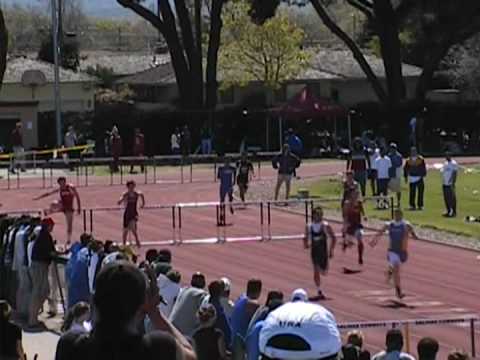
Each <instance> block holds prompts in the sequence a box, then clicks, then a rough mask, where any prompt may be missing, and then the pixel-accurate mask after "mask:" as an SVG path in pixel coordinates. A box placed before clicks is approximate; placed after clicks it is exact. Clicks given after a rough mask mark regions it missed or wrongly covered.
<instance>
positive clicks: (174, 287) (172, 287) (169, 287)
mask: <svg viewBox="0 0 480 360" xmlns="http://www.w3.org/2000/svg"><path fill="white" fill-rule="evenodd" d="M181 278H182V277H181V275H180V273H179V272H178V271H175V270H170V271H169V272H168V273H167V274H166V275H164V274H159V275H158V277H157V286H158V290H159V291H160V296H161V297H162V298H163V300H164V301H163V302H161V303H160V312H161V313H162V314H163V315H165V317H168V316H170V313H171V312H172V309H173V306H174V305H175V302H176V301H177V297H178V294H179V293H180V280H181Z"/></svg>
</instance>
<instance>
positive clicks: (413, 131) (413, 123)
mask: <svg viewBox="0 0 480 360" xmlns="http://www.w3.org/2000/svg"><path fill="white" fill-rule="evenodd" d="M409 127H410V135H409V138H410V146H417V115H416V114H415V115H413V116H412V118H411V119H410V123H409Z"/></svg>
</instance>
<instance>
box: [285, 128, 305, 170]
mask: <svg viewBox="0 0 480 360" xmlns="http://www.w3.org/2000/svg"><path fill="white" fill-rule="evenodd" d="M287 144H288V146H289V147H290V150H291V152H292V154H293V155H295V156H297V157H298V158H299V159H301V158H302V155H303V142H302V139H300V137H299V136H298V135H297V134H295V133H294V132H293V129H291V128H290V129H288V133H287ZM293 176H295V177H296V176H297V173H296V169H294V170H293Z"/></svg>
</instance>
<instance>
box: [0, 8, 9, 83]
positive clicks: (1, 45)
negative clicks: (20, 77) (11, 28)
mask: <svg viewBox="0 0 480 360" xmlns="http://www.w3.org/2000/svg"><path fill="white" fill-rule="evenodd" d="M7 52H8V30H7V26H6V25H5V19H4V17H3V12H2V9H0V89H1V87H2V83H3V75H5V70H6V68H7Z"/></svg>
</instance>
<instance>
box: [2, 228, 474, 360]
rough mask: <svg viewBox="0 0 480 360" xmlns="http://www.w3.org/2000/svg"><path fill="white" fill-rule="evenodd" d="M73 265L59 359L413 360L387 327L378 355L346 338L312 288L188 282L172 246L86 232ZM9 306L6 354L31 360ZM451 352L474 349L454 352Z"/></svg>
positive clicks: (454, 359)
mask: <svg viewBox="0 0 480 360" xmlns="http://www.w3.org/2000/svg"><path fill="white" fill-rule="evenodd" d="M42 226H43V228H42V230H41V231H40V232H39V236H44V237H45V240H43V241H45V243H44V244H37V245H36V247H37V248H39V247H40V246H41V247H44V248H45V249H44V250H45V251H44V253H45V254H47V253H48V254H50V255H49V256H48V257H45V258H43V257H34V260H33V261H37V262H38V261H44V262H45V266H39V267H38V269H37V268H31V271H38V273H37V274H32V275H33V276H35V278H38V279H40V280H41V281H40V280H39V284H40V285H41V286H39V288H38V289H36V291H35V292H34V293H33V294H32V296H35V297H36V298H35V299H34V301H32V303H33V305H31V307H32V308H35V310H36V314H37V313H38V311H40V310H41V309H42V308H43V303H44V302H46V297H47V296H48V271H49V269H48V267H49V266H51V265H50V263H48V264H47V262H51V261H52V256H55V254H54V249H53V248H51V244H50V242H49V240H48V233H49V232H50V231H51V228H52V226H53V225H52V224H49V223H48V222H44V223H43V224H42ZM37 241H38V239H37ZM37 251H38V249H37ZM42 251H43V250H42ZM140 260H142V261H140ZM65 269H66V274H65V279H66V284H65V285H66V286H65V287H66V289H67V307H68V311H67V314H66V316H65V319H64V325H63V327H62V331H63V335H62V336H61V338H60V340H59V342H58V345H57V349H56V355H55V359H56V360H67V359H68V360H75V359H118V360H121V359H157V358H161V359H162V360H163V359H187V360H189V359H192V360H193V359H199V360H216V359H219V360H220V359H221V360H224V359H235V360H237V359H242V360H245V359H247V360H258V359H262V360H274V359H276V360H290V359H297V360H301V359H311V360H312V359H336V358H343V359H346V360H367V359H373V360H391V359H399V360H410V359H414V357H413V355H410V354H408V353H406V352H403V348H404V339H403V334H402V332H401V331H400V330H398V329H392V330H389V331H388V332H387V335H386V342H385V350H384V351H382V352H379V353H378V354H375V355H373V356H371V354H370V353H369V351H368V350H367V349H365V348H364V346H365V342H364V336H363V334H362V333H361V332H360V331H351V332H349V333H348V334H346V342H345V343H344V344H342V337H341V334H340V331H339V329H338V326H337V322H336V319H335V317H334V315H333V314H332V313H331V312H330V311H329V310H327V309H326V308H325V307H323V306H321V305H318V304H315V303H313V302H310V301H309V297H308V294H307V292H306V291H305V290H304V289H296V290H294V291H293V292H292V294H290V295H288V296H285V295H284V294H283V293H282V292H281V291H278V290H269V291H268V292H267V293H266V301H265V303H262V302H261V301H260V299H261V297H262V294H263V293H264V291H265V289H264V288H263V284H262V281H261V280H260V279H255V278H252V279H250V280H249V281H248V282H247V284H246V288H245V292H244V293H243V294H242V295H240V296H239V297H238V299H236V300H235V301H233V299H231V298H230V296H231V290H232V282H231V280H229V279H228V278H225V277H222V278H218V279H208V281H207V278H206V276H205V275H204V274H202V273H199V272H197V273H194V274H193V275H192V277H191V279H190V282H189V285H188V286H185V287H182V286H181V283H182V281H181V280H182V276H181V274H180V272H179V271H177V270H175V268H174V261H173V258H172V253H171V252H170V250H168V249H163V250H160V251H157V250H154V249H151V250H148V251H147V252H146V256H145V258H144V259H139V258H137V256H135V254H134V253H133V252H132V251H131V250H130V249H129V248H127V247H125V248H122V247H118V246H116V245H115V244H113V243H112V242H105V243H102V242H99V241H96V240H94V239H93V238H92V237H91V236H89V235H83V236H82V237H81V240H80V241H79V242H77V243H75V244H74V245H73V246H72V248H71V253H70V257H69V260H68V263H67V264H66V267H65ZM45 282H47V284H46V285H45ZM45 287H46V289H47V290H45ZM11 313H12V310H11V308H10V306H9V304H8V303H7V302H6V301H0V359H22V360H23V359H24V358H25V357H24V355H23V348H22V332H21V330H20V328H19V327H18V326H16V325H14V324H13V323H12V322H11V320H10V315H11ZM438 350H439V344H438V342H437V341H436V340H435V339H432V338H424V339H421V340H420V342H419V343H418V349H417V353H418V359H421V360H433V359H435V358H436V355H437V352H438ZM448 359H449V360H464V359H468V356H467V355H466V354H465V353H463V352H460V351H456V352H452V353H451V355H450V356H449V358H448Z"/></svg>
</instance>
